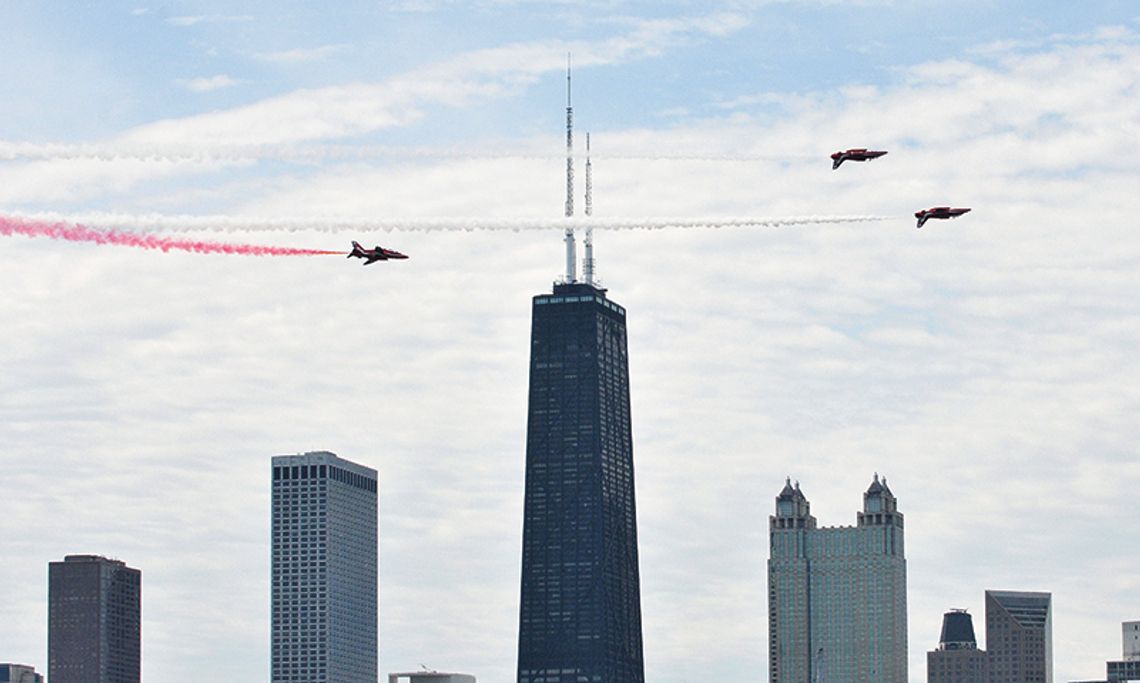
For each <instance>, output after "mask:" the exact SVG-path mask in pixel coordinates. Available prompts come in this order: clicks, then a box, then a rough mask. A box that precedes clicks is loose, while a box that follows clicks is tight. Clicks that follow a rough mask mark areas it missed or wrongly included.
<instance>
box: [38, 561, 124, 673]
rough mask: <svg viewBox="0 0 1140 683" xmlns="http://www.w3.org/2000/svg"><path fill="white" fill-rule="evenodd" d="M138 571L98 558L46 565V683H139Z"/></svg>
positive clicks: (118, 562) (116, 562)
mask: <svg viewBox="0 0 1140 683" xmlns="http://www.w3.org/2000/svg"><path fill="white" fill-rule="evenodd" d="M141 671H142V572H140V571H139V570H137V569H133V568H131V567H128V566H127V565H126V564H125V563H124V562H121V561H119V560H112V559H109V558H106V557H102V556H99V555H68V556H66V557H64V558H63V561H62V562H51V563H49V564H48V680H50V681H51V683H139V681H140V678H141Z"/></svg>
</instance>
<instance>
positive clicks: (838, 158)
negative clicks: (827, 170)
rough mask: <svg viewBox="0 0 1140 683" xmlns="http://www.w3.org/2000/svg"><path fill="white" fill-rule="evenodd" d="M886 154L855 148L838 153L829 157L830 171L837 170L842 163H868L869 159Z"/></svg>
mask: <svg viewBox="0 0 1140 683" xmlns="http://www.w3.org/2000/svg"><path fill="white" fill-rule="evenodd" d="M884 154H886V152H884V151H880V150H873V149H864V148H863V147H856V148H854V149H849V150H847V151H846V152H843V151H840V152H836V153H835V154H832V155H831V170H833V171H834V170H835V169H837V168H839V164H842V163H843V162H844V161H870V160H871V159H878V158H879V157H881V156H883V155H884Z"/></svg>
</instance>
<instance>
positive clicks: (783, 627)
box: [768, 475, 907, 683]
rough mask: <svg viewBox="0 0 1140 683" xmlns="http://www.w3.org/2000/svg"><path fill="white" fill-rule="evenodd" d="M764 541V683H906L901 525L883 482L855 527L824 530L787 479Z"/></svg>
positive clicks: (876, 484)
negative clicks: (766, 548)
mask: <svg viewBox="0 0 1140 683" xmlns="http://www.w3.org/2000/svg"><path fill="white" fill-rule="evenodd" d="M769 534H770V553H771V554H770V556H769V559H768V669H769V677H768V680H769V682H770V683H830V682H831V681H849V682H851V683H906V682H907V640H906V558H905V552H904V547H903V516H902V513H900V512H899V511H898V505H897V501H896V499H895V496H894V494H893V493H891V490H890V488H888V487H887V482H886V479H883V480H880V479H879V476H878V475H875V479H874V481H873V482H872V483H871V486H870V488H868V489H867V492H866V493H864V494H863V511H862V512H859V513H858V514H857V522H856V525H855V526H846V527H823V528H817V527H816V521H815V517H813V516H812V515H811V505H810V504H809V503H808V501H807V498H806V497H805V496H804V494H803V492H802V491H800V487H799V484H798V483H797V484H796V485H795V486H793V485H792V482H791V480H790V479H789V480H788V482H787V483H786V484H785V486H784V489H783V491H781V492H780V495H779V496H777V497H776V514H775V515H773V516H771V517H770V518H769Z"/></svg>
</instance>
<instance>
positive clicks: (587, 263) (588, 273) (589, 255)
mask: <svg viewBox="0 0 1140 683" xmlns="http://www.w3.org/2000/svg"><path fill="white" fill-rule="evenodd" d="M590 171H591V167H590V134H589V133H586V208H585V212H586V218H587V219H589V218H590V216H592V215H594V198H593V196H592V191H593V183H592V182H591V179H590ZM584 242H585V245H586V258H585V260H584V261H583V264H582V269H583V276H584V277H585V280H586V284H588V285H590V286H591V287H593V286H595V285H594V228H593V226H591V225H590V224H589V223H586V239H585V240H584Z"/></svg>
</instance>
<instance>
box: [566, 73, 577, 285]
mask: <svg viewBox="0 0 1140 683" xmlns="http://www.w3.org/2000/svg"><path fill="white" fill-rule="evenodd" d="M573 216H574V107H572V106H571V104H570V53H566V217H567V218H572V217H573ZM577 270H578V269H577V266H576V264H575V253H574V227H573V226H572V225H567V226H566V282H568V283H573V282H576V281H577V280H578V273H577Z"/></svg>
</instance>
